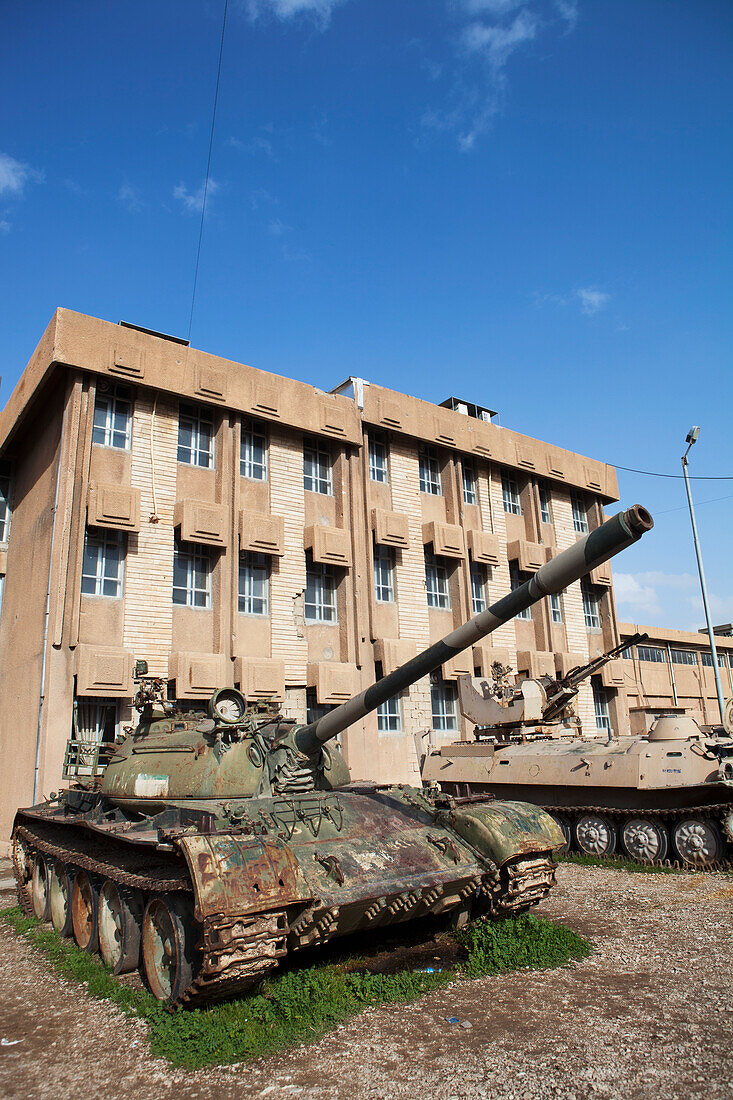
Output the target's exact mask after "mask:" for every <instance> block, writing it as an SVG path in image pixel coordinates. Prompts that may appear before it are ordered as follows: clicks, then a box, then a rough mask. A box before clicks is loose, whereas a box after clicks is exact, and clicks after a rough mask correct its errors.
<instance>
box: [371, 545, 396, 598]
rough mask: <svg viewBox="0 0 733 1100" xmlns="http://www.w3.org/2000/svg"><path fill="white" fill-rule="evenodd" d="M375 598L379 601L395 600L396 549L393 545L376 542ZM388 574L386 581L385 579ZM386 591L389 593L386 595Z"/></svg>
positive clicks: (374, 555)
mask: <svg viewBox="0 0 733 1100" xmlns="http://www.w3.org/2000/svg"><path fill="white" fill-rule="evenodd" d="M373 562H374V566H373V572H374V598H375V600H376V601H377V603H394V602H395V584H394V550H393V549H392V547H391V546H381V545H380V544H379V543H375V544H374V548H373ZM385 574H386V581H385ZM384 593H387V594H386V595H385V594H384Z"/></svg>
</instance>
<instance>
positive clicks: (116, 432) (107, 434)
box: [92, 380, 132, 451]
mask: <svg viewBox="0 0 733 1100" xmlns="http://www.w3.org/2000/svg"><path fill="white" fill-rule="evenodd" d="M105 385H106V387H107V388H103V387H105ZM131 439H132V390H131V389H130V387H129V386H109V384H106V383H104V382H102V381H101V380H100V381H99V383H98V385H97V392H96V395H95V398H94V425H93V427H92V443H99V444H101V446H103V447H117V448H119V449H120V450H122V451H128V450H129V449H130V442H131Z"/></svg>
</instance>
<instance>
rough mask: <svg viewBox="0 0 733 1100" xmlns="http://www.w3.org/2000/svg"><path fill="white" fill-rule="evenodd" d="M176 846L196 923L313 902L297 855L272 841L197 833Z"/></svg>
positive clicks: (222, 834)
mask: <svg viewBox="0 0 733 1100" xmlns="http://www.w3.org/2000/svg"><path fill="white" fill-rule="evenodd" d="M176 843H177V844H178V847H179V848H180V849H181V851H182V852H183V855H184V856H185V858H186V863H187V864H188V867H189V870H190V872H191V878H192V880H193V885H194V893H195V903H196V919H197V920H199V921H203V920H204V919H205V918H206V917H209V916H213V915H223V916H238V915H240V914H249V913H257V912H260V911H262V910H268V909H281V908H283V907H284V906H286V905H293V904H296V903H302V902H311V901H312V900H313V894H312V892H311V890H310V888H309V887H308V884H307V882H306V881H305V878H304V877H303V873H302V871H301V870H300V867H299V866H298V861H297V859H296V858H295V855H294V854H293V852H292V851H291V850H290V849H289V848H288V847H287V846H286V845H285V844H283V843H282V841H280V840H279V839H278V838H276V837H253V836H238V835H233V834H227V833H218V834H216V835H213V836H207V835H205V834H200V833H199V834H191V835H187V836H181V837H179V838H178V839H177V841H176Z"/></svg>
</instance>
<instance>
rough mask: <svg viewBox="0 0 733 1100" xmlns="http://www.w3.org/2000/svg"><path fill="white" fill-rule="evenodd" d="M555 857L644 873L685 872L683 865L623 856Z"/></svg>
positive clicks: (584, 863)
mask: <svg viewBox="0 0 733 1100" xmlns="http://www.w3.org/2000/svg"><path fill="white" fill-rule="evenodd" d="M555 858H556V859H557V860H558V861H559V862H560V863H577V864H578V866H580V867H606V868H610V869H611V870H612V871H634V872H637V873H641V874H645V875H677V874H685V873H686V871H685V868H683V867H666V866H665V867H658V866H655V865H654V864H650V863H636V862H635V861H634V860H633V859H626V857H625V856H588V855H586V854H585V853H584V852H569V853H567V854H566V855H562V856H555ZM691 870H692V868H691Z"/></svg>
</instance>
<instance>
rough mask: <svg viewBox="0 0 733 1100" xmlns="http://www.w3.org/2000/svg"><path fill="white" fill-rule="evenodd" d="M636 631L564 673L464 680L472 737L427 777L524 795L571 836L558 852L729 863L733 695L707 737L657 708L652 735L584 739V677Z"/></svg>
mask: <svg viewBox="0 0 733 1100" xmlns="http://www.w3.org/2000/svg"><path fill="white" fill-rule="evenodd" d="M645 637H646V636H645V635H635V636H634V637H633V638H630V639H629V640H628V641H626V642H624V643H623V645H622V646H617V647H616V648H615V649H613V650H610V651H609V652H608V653H605V654H603V655H601V656H599V657H597V658H595V659H594V660H593V661H591V662H589V664H587V665H584V666H582V667H579V668H576V669H572V670H571V671H570V672H568V673H567V675H566V676H564V677H562V678H558V679H553V678H552V677H550V676H543V677H540V678H538V679H527V680H521V681H520V682H518V683H515V684H511V683H510V682H509V677H508V672H509V671H510V670H509V669H506V668H504V667H502V666H498V667H495V668H494V669H493V676H492V677H490V678H488V679H485V680H480V679H478V678H475V677H471V676H464V677H460V678H459V681H458V700H459V706H460V709H461V713H462V714H463V715H464V717H466V718H468V719H469V721H471V722H473V723H474V724H475V728H474V740H473V741H469V742H465V741H464V742H459V743H456V744H452V745H444V746H443V747H442V748H440V749H438V750H437V751H435V752H433V753H431V754H430V755H428V756H426V758H425V760H424V762H423V765H422V776H423V780H424V781H425V782H434V781H436V780H437V781H439V782H440V786H441V789H442V790H443V791H444V792H446V793H450V794H452V795H454V796H455V795H463V796H469V797H470V796H474V795H479V796H480V795H487V794H493V795H494V796H495V797H497V798H510V799H513V798H521V799H524V800H526V801H528V802H533V803H535V804H536V805H538V806H540V807H542V808H543V809H545V810H546V811H547V812H548V813H550V814H551V815H552V816H553V817H554V819H555V820H556V821H557V823H558V825H559V826H560V828H561V829H562V831H563V835H564V838H565V843H564V845H563V848H562V849H561V851H563V852H568V851H570V850H577V851H580V852H583V853H585V854H587V855H595V856H612V855H613V854H614V853H616V852H618V851H622V852H623V853H624V854H625V855H627V856H628V857H630V858H631V859H633V860H635V861H637V862H639V863H647V864H652V863H677V864H680V865H682V866H685V867H693V868H699V869H707V870H717V869H721V868H727V867H731V866H733V701H732V700H728V704H727V706H726V712H725V715H724V721H723V726H722V727H720V728H714V729H712V730H709V731H707V732H705V731H704V730H702V729H701V728H700V726H698V724H697V723H696V722H695V721H694V720H693V719H692V718H690V717H688V716H686V715H679V714H675V715H671V714H669V715H661V716H660V717H658V718H657V719H656V720H655V721H654V723H653V724H652V726H651V728H650V730H649V733H648V734H647V735H646V736H644V737H639V736H631V737H628V736H627V737H610V735H609V736H608V737H606V736H603V735H601V737H600V738H599V736H598V732H597V731H596V730H594V731H593V736H584V733H583V730H582V728H581V725H580V721H579V720H578V717H577V715H576V714H575V713H574V709H573V700H574V698H575V697H576V696H577V693H578V687H579V685H580V683H582V681H583V680H584V679H587V677H588V676H590V675H592V674H593V673H595V672H598V671H599V670H600V669H601V668H602V667H603V665H604V664H605V663H606V662H607V661H609V660H612V659H613V658H614V657H615V656H617V654H618V653H619V652H621V651H622V650H623V649H626V648H628V647H629V646H630V645H634V644H636V643H638V642H642V641H644V640H645Z"/></svg>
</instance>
